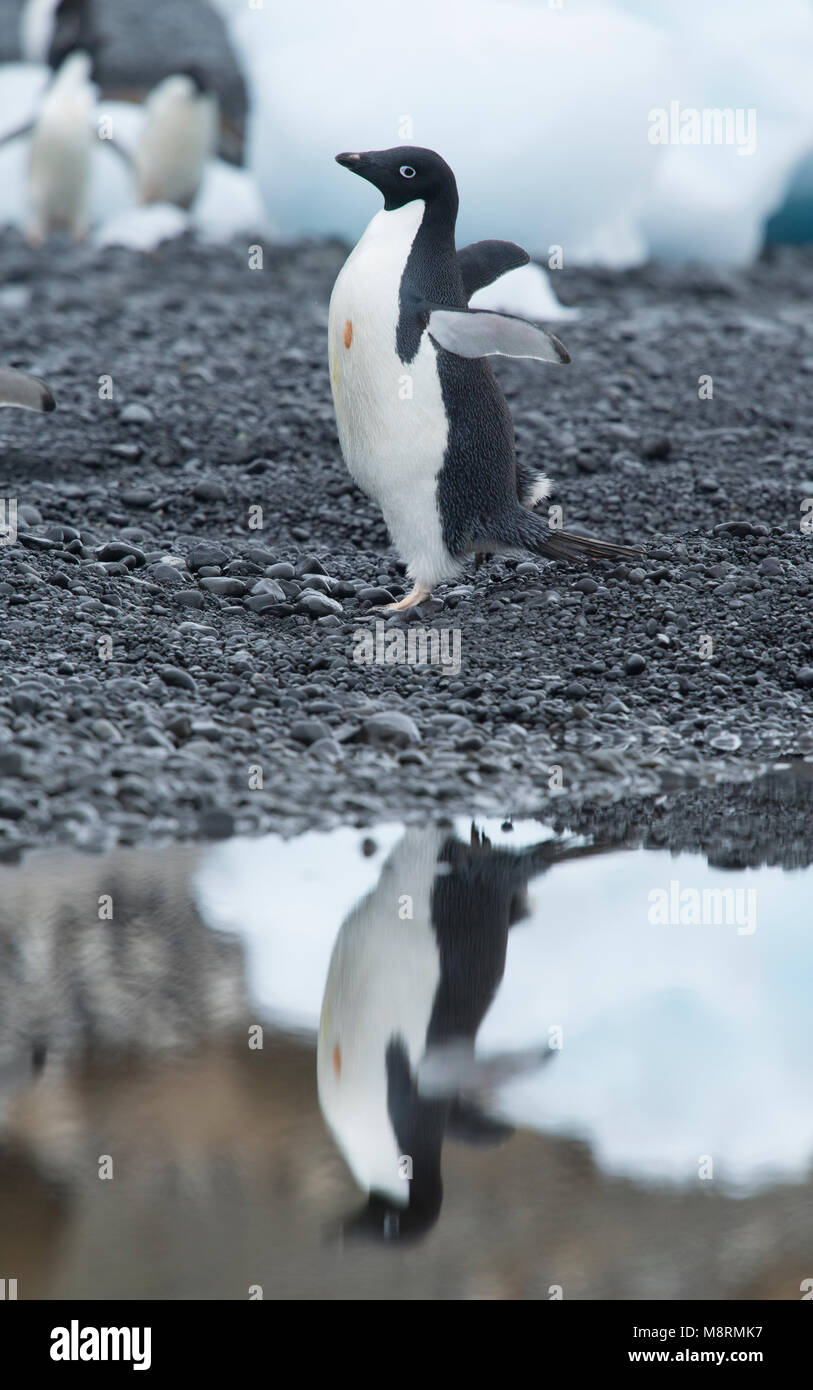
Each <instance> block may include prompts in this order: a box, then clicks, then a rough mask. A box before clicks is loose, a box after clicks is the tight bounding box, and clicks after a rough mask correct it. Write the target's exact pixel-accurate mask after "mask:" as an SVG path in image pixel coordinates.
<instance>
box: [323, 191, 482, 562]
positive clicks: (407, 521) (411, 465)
mask: <svg viewBox="0 0 813 1390" xmlns="http://www.w3.org/2000/svg"><path fill="white" fill-rule="evenodd" d="M423 213H424V203H423V201H422V200H416V201H415V202H412V203H408V204H407V205H406V206H405V207H402V208H398V209H397V210H396V211H393V212H383V211H382V212H379V213H377V214H376V216H375V217H374V218H373V220H372V222H371V223H370V225H369V226H368V228H367V230H366V231H365V233H364V235H363V237H362V238H361V240H360V241H359V243H358V245H357V246H356V247H355V249H354V250H353V251H352V252H351V254H350V256H349V257H348V259H347V261H346V263H345V265H344V267H343V269H342V271H341V272H340V274H339V277H338V279H337V281H336V284H335V286H334V288H333V294H332V296H331V300H330V322H329V329H328V334H329V355H330V381H331V386H332V389H333V401H334V405H335V408H336V422H337V425H338V430H339V440H340V443H341V446H342V454H343V455H344V460H345V463H346V464H347V467H348V469H349V471H350V473H351V475H352V476H353V478H354V479H355V481H356V482H357V483H358V485H359V487H360V488H361V489H362V491H363V492H366V494H367V496H368V497H371V498H372V499H373V501H375V502H377V503H378V505H379V506H380V508H381V510H382V512H383V514H384V520H385V522H386V523H387V527H388V529H389V532H390V535H391V537H392V540H393V543H394V544H395V546H396V548H397V549H398V550H399V551H400V553H401V554H402V555H404V556H410V567H409V573H410V577H411V578H412V579H419V578H422V577H423V576H425V575H429V574H431V575H433V576H435V577H436V579H438V580H439V579H442V578H452V577H453V576H454V575H456V574H457V573H458V571H459V569H460V566H459V564H458V562H457V561H455V560H454V559H453V557H452V556H451V555H450V554H449V552H448V550H447V549H446V546H445V544H444V541H443V534H442V530H441V522H440V515H439V511H438V505H437V477H438V473H439V472H440V469H441V467H442V465H443V460H444V455H445V452H446V445H447V440H448V423H447V418H446V411H445V408H444V404H443V396H442V392H441V386H440V378H439V376H438V370H437V353H436V350H435V348H434V346H433V344H432V342H431V341H430V339H429V336H428V334H424V337H423V339H422V341H421V345H420V348H419V350H418V353H417V355H416V356H415V358H414V359H413V361H412V362H410V363H409V365H408V366H405V364H404V363H403V362H402V361H401V359H400V358H399V356H398V353H397V350H396V331H397V326H398V313H399V294H400V288H401V278H402V276H403V272H404V266H405V265H406V262H407V258H408V256H409V252H410V249H411V247H412V243H413V241H414V239H415V234H416V232H417V230H418V228H419V226H420V224H421V219H422V217H423Z"/></svg>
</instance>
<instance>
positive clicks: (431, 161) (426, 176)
mask: <svg viewBox="0 0 813 1390" xmlns="http://www.w3.org/2000/svg"><path fill="white" fill-rule="evenodd" d="M336 163H337V164H341V165H343V166H344V168H345V169H350V170H351V171H352V173H354V174H359V175H360V176H361V178H363V179H367V182H368V183H372V184H375V186H376V188H377V189H379V190H380V192H381V193H383V194H384V207H385V209H386V210H387V212H392V211H394V209H395V208H402V207H404V205H405V204H406V203H412V202H414V201H415V199H416V198H421V199H423V201H424V202H425V203H427V204H428V203H435V202H438V203H445V204H448V205H450V207H451V208H452V210H453V212H455V213H456V212H457V184H456V183H455V177H454V174H453V173H452V171H451V169H450V168H449V166H448V164H447V163H446V161H445V159H441V157H440V155H439V154H435V151H434V150H424V149H421V147H420V146H419V145H397V146H396V148H395V149H393V150H364V151H363V152H362V153H361V154H337V155H336Z"/></svg>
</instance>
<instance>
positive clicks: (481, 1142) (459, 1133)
mask: <svg viewBox="0 0 813 1390" xmlns="http://www.w3.org/2000/svg"><path fill="white" fill-rule="evenodd" d="M515 1132H516V1131H515V1129H514V1126H513V1125H509V1124H506V1122H505V1121H504V1120H495V1119H492V1118H491V1116H490V1115H486V1114H484V1113H483V1111H482V1110H480V1109H479V1107H478V1106H476V1105H470V1104H469V1103H468V1102H467V1101H463V1100H456V1101H453V1103H452V1105H451V1106H450V1107H449V1114H448V1116H447V1118H446V1133H447V1134H448V1136H449V1138H450V1139H454V1140H455V1141H456V1142H457V1143H458V1144H476V1145H478V1146H481V1147H483V1148H487V1147H490V1146H491V1145H492V1144H504V1143H505V1141H506V1140H507V1139H510V1138H511V1136H512V1135H513V1134H514V1133H515Z"/></svg>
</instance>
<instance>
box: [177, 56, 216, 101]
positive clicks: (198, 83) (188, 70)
mask: <svg viewBox="0 0 813 1390" xmlns="http://www.w3.org/2000/svg"><path fill="white" fill-rule="evenodd" d="M173 76H177V77H188V78H189V81H190V82H191V83H192V86H193V87H194V89H195V96H197V97H202V96H207V95H208V93H209V92H210V91H211V90H212V84H211V82H210V81H209V78H208V76H207V74H206V73H205V72H204V70H203V68H202V67H199V65H198V64H197V63H188V64H187V66H186V67H184V68H176V70H175V72H174V74H173Z"/></svg>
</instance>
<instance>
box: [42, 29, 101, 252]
mask: <svg viewBox="0 0 813 1390" xmlns="http://www.w3.org/2000/svg"><path fill="white" fill-rule="evenodd" d="M89 78H90V59H89V58H88V56H87V54H85V53H73V54H70V55H69V56H68V57H67V58H66V59H65V61H64V63H63V64H62V67H61V68H60V70H59V72H58V73H57V75H56V77H55V79H54V82H53V84H52V86H51V87H50V89H49V90H48V91H47V92H46V94H45V97H44V99H43V103H42V107H41V109H40V112H39V115H38V117H37V119H36V122H35V125H34V133H33V137H32V140H31V151H30V155H29V173H28V197H29V227H28V236H29V240H30V241H32V242H34V243H35V244H39V243H41V242H43V241H44V240H45V239H46V237H47V236H48V235H49V233H50V232H52V231H57V230H59V229H64V228H67V230H69V231H70V232H71V234H72V235H73V236H74V237H75V238H77V239H78V238H80V237H82V236H83V235H84V233H85V231H86V225H85V209H86V203H87V191H88V181H89V177H90V159H91V151H92V142H93V138H94V135H93V112H94V106H95V91H94V88H93V85H92V84H91V82H90V80H89Z"/></svg>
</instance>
